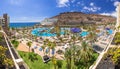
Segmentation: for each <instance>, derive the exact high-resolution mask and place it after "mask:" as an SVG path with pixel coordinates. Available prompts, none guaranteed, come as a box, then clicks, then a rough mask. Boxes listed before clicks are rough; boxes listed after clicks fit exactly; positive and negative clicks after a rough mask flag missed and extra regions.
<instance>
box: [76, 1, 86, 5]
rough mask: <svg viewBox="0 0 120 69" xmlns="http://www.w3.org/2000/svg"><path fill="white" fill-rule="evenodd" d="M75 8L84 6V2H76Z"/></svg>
mask: <svg viewBox="0 0 120 69" xmlns="http://www.w3.org/2000/svg"><path fill="white" fill-rule="evenodd" d="M76 5H77V6H84V5H85V4H84V2H83V1H81V2H77V4H76Z"/></svg>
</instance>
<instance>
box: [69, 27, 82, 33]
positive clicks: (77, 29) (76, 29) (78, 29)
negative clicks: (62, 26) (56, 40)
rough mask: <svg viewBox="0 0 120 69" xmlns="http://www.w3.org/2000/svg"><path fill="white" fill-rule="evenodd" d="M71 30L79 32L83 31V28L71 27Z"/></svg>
mask: <svg viewBox="0 0 120 69" xmlns="http://www.w3.org/2000/svg"><path fill="white" fill-rule="evenodd" d="M71 32H73V33H79V32H81V29H80V28H71Z"/></svg>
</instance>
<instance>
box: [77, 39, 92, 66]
mask: <svg viewBox="0 0 120 69" xmlns="http://www.w3.org/2000/svg"><path fill="white" fill-rule="evenodd" d="M92 53H93V50H92V48H91V46H89V45H88V43H86V42H85V41H84V42H82V45H81V46H80V50H79V57H80V60H82V61H84V63H83V64H84V65H86V66H88V65H87V62H88V61H89V60H90V59H91V58H92Z"/></svg>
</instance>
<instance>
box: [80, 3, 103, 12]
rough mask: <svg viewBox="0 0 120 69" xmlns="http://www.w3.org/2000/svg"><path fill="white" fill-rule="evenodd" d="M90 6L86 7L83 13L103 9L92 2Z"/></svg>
mask: <svg viewBox="0 0 120 69" xmlns="http://www.w3.org/2000/svg"><path fill="white" fill-rule="evenodd" d="M89 5H90V6H89V7H87V6H84V7H83V10H82V11H88V12H96V11H99V10H100V9H101V7H98V6H95V4H94V3H93V2H91V3H90V4H89Z"/></svg>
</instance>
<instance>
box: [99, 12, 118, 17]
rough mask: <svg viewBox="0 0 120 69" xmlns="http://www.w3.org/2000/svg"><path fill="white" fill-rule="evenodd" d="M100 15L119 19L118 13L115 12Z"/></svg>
mask: <svg viewBox="0 0 120 69" xmlns="http://www.w3.org/2000/svg"><path fill="white" fill-rule="evenodd" d="M100 15H107V16H113V17H117V13H116V12H115V11H113V12H110V13H100Z"/></svg>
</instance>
